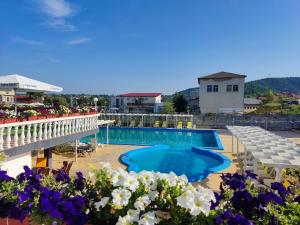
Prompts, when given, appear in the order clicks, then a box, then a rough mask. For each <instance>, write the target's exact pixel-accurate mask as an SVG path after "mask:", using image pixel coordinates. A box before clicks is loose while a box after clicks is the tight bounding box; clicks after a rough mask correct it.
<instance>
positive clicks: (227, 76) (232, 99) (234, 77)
mask: <svg viewBox="0 0 300 225" xmlns="http://www.w3.org/2000/svg"><path fill="white" fill-rule="evenodd" d="M245 77H246V75H241V74H235V73H228V72H219V73H214V74H210V75H207V76H204V77H199V78H198V83H199V85H200V88H199V106H200V112H201V113H243V112H244V86H245Z"/></svg>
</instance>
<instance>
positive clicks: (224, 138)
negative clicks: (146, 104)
mask: <svg viewBox="0 0 300 225" xmlns="http://www.w3.org/2000/svg"><path fill="white" fill-rule="evenodd" d="M218 134H219V136H220V139H221V142H222V144H223V147H224V150H223V151H220V150H216V151H217V152H221V153H223V154H224V155H226V156H227V157H228V158H229V159H231V161H232V163H231V166H230V167H229V168H227V169H225V170H223V171H220V172H218V173H214V174H210V175H209V176H208V177H207V178H206V179H205V180H203V181H201V182H199V183H200V184H201V185H203V186H204V187H208V188H211V189H213V190H218V189H219V185H220V181H221V178H220V175H222V173H227V172H229V173H234V172H236V171H238V170H239V167H238V165H237V164H236V163H235V162H234V161H235V160H234V158H233V156H232V154H231V149H232V145H231V135H230V133H229V132H228V131H227V130H218ZM289 138H291V140H293V141H295V142H296V143H300V134H296V135H295V136H292V137H289ZM141 147H145V146H131V145H105V146H103V147H102V148H101V147H98V149H97V151H96V152H94V153H92V154H91V155H86V156H85V157H79V158H78V160H77V162H74V163H73V166H72V168H71V171H70V174H75V172H76V171H82V172H83V173H84V174H85V175H88V171H91V170H92V169H95V168H98V167H99V162H101V161H105V162H109V163H110V164H111V165H112V167H113V168H115V169H117V168H119V167H122V168H124V169H125V168H126V166H125V165H123V164H122V163H121V162H120V161H119V156H120V155H121V154H122V153H124V152H127V151H129V150H133V149H137V148H141ZM64 160H67V161H74V157H71V156H68V157H64V156H61V155H56V154H53V168H60V167H61V165H62V162H63V161H64Z"/></svg>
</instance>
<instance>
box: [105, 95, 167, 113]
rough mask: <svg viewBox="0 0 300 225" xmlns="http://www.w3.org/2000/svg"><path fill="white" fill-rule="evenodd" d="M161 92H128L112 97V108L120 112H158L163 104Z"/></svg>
mask: <svg viewBox="0 0 300 225" xmlns="http://www.w3.org/2000/svg"><path fill="white" fill-rule="evenodd" d="M161 100H162V96H161V93H127V94H122V95H119V96H111V97H110V109H118V111H119V112H130V113H131V112H132V113H133V112H134V113H157V112H159V111H160V108H161V105H162V102H161Z"/></svg>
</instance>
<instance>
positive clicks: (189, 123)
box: [186, 121, 193, 129]
mask: <svg viewBox="0 0 300 225" xmlns="http://www.w3.org/2000/svg"><path fill="white" fill-rule="evenodd" d="M186 128H188V129H192V128H193V124H192V122H190V121H189V122H187V125H186Z"/></svg>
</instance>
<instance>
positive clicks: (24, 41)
mask: <svg viewBox="0 0 300 225" xmlns="http://www.w3.org/2000/svg"><path fill="white" fill-rule="evenodd" d="M12 41H13V42H16V43H22V44H28V45H43V44H44V43H43V42H41V41H36V40H31V39H26V38H22V37H15V38H13V39H12Z"/></svg>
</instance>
